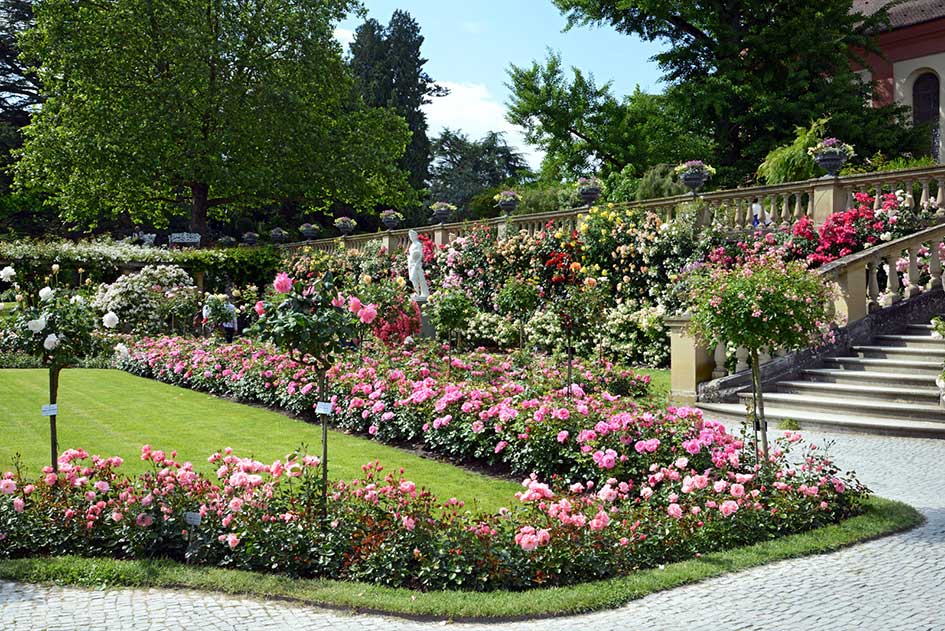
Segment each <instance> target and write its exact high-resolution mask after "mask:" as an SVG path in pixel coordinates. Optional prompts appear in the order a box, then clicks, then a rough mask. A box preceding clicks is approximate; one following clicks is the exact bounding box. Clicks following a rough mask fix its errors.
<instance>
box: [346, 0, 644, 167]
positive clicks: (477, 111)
mask: <svg viewBox="0 0 945 631" xmlns="http://www.w3.org/2000/svg"><path fill="white" fill-rule="evenodd" d="M364 5H365V7H366V8H367V10H368V13H369V15H370V17H373V18H375V19H377V20H378V21H379V22H381V23H382V24H387V22H388V21H389V20H390V16H391V14H392V13H393V12H394V10H395V9H398V8H400V9H404V10H406V11H408V12H409V13H410V14H411V15H412V16H413V17H414V19H416V20H417V22H418V23H419V24H420V30H421V33H422V34H423V36H424V37H425V38H426V41H425V42H424V45H423V49H422V52H423V55H424V56H425V57H426V58H427V59H429V61H428V63H427V65H426V70H427V72H428V73H429V74H430V75H431V76H432V77H433V78H434V79H435V80H436V82H437V83H440V84H441V85H445V86H446V87H448V88H450V90H451V92H452V93H451V95H450V96H448V97H446V98H442V99H437V100H436V101H435V102H434V103H433V104H431V105H430V106H428V108H427V116H428V120H429V122H430V135H431V136H433V135H435V134H437V133H439V131H440V129H442V127H444V126H449V127H450V128H453V129H456V128H458V129H462V130H463V131H465V132H466V133H468V134H470V135H471V136H473V137H480V136H482V135H483V134H484V133H485V132H487V131H490V130H495V131H503V132H505V133H506V138H507V140H508V141H509V143H510V144H513V145H516V146H518V147H519V149H520V150H522V151H523V153H525V154H526V156H527V157H528V158H529V161H530V162H532V163H533V164H534V165H536V166H537V162H538V161H539V160H540V155H539V154H537V153H535V152H533V151H532V150H531V149H530V148H528V147H525V146H524V145H523V141H522V138H521V135H520V134H519V133H518V131H516V128H515V127H513V126H512V125H510V124H509V123H508V122H506V121H505V109H506V108H505V103H506V101H507V100H508V89H507V88H506V87H505V85H504V84H505V81H506V69H507V68H508V67H509V64H512V63H514V64H516V65H519V66H525V65H530V64H531V62H532V61H533V60H544V58H545V57H546V54H547V50H548V49H551V50H554V51H557V52H560V53H561V55H562V59H563V61H564V63H565V64H566V65H567V66H577V67H579V68H581V69H582V70H584V71H585V72H590V73H593V74H594V77H595V79H596V80H597V82H598V84H602V83H605V82H607V81H612V82H613V91H614V93H615V94H618V95H624V94H627V93H629V92H631V91H632V90H633V88H634V86H636V85H640V87H641V88H643V89H644V90H647V91H650V92H656V91H660V90H661V85H660V83H659V75H660V73H659V69H658V68H657V66H656V64H655V63H653V62H651V61H649V58H650V57H651V56H652V55H653V54H654V53H656V52H658V51H659V50H660V45H659V44H652V43H647V42H643V41H641V40H639V39H637V38H635V37H632V36H627V35H621V34H619V33H617V32H616V31H614V30H613V29H611V28H609V27H602V28H593V27H581V28H578V27H575V28H573V29H571V30H570V31H567V32H565V31H563V29H564V27H565V24H566V21H565V18H564V16H562V15H561V14H560V13H559V12H558V10H557V9H556V8H555V6H554V5H553V4H552V2H551V0H503V1H500V0H467V1H463V0H364ZM360 22H361V20H359V19H349V20H346V21H344V22H342V23H341V24H339V26H338V30H336V36H337V37H338V38H339V39H340V40H342V41H345V40H347V39H349V38H350V37H351V34H352V32H353V30H354V29H355V28H357V26H358V24H360Z"/></svg>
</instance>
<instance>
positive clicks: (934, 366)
mask: <svg viewBox="0 0 945 631" xmlns="http://www.w3.org/2000/svg"><path fill="white" fill-rule="evenodd" d="M824 366H825V367H826V368H840V369H842V370H865V371H872V372H884V373H890V372H903V373H912V374H923V375H932V376H933V377H935V376H938V375H939V374H940V373H941V372H942V362H941V361H918V360H909V359H885V358H871V357H828V358H826V359H825V360H824Z"/></svg>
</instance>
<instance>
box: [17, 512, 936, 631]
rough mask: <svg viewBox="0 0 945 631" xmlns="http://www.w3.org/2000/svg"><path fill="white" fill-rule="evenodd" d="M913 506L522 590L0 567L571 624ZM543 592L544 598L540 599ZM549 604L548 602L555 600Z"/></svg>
mask: <svg viewBox="0 0 945 631" xmlns="http://www.w3.org/2000/svg"><path fill="white" fill-rule="evenodd" d="M925 521H926V520H925V517H924V516H923V515H922V514H921V513H919V512H918V511H917V510H916V509H915V508H913V507H912V506H909V505H907V504H904V503H902V502H898V501H894V500H889V499H886V498H881V497H872V498H870V499H869V500H867V504H866V511H865V512H864V513H862V514H860V515H857V516H855V517H851V518H849V519H847V520H844V521H842V522H840V523H838V524H831V525H829V526H824V527H821V528H818V529H815V530H811V531H808V532H803V533H797V534H793V535H788V536H786V537H781V538H778V539H773V540H770V541H765V542H761V543H757V544H753V545H750V546H744V547H741V548H735V549H731V550H725V551H720V552H713V553H711V554H706V555H704V556H702V557H701V558H696V559H689V560H686V561H679V562H676V563H672V564H669V565H667V566H665V567H663V568H653V569H648V570H641V571H639V572H635V573H633V574H631V575H628V576H622V577H617V578H611V579H606V580H601V581H593V582H588V583H581V584H577V585H571V586H567V587H554V588H548V589H545V590H542V589H540V588H536V589H533V590H528V591H523V592H455V591H454V592H416V591H412V590H408V589H403V588H389V587H383V586H377V585H368V584H363V583H352V582H345V581H336V580H328V579H306V580H300V579H292V578H288V577H285V576H279V575H271V574H261V573H256V572H248V571H241V570H230V569H222V568H209V567H201V566H189V565H184V564H181V563H176V562H173V561H167V560H141V561H122V560H115V559H105V558H81V557H73V556H65V557H33V558H22V559H4V560H0V580H8V581H19V582H25V583H40V584H56V585H71V586H78V587H86V588H92V589H95V588H97V589H102V588H162V589H176V590H185V589H186V590H198V591H205V592H216V593H223V594H227V595H233V596H251V597H256V598H262V599H269V600H279V601H285V602H291V603H295V604H300V605H306V606H315V607H321V608H325V609H331V610H337V611H344V612H351V613H367V614H378V615H387V616H397V617H401V618H407V619H412V620H420V621H441V620H449V621H454V622H492V623H495V622H513V621H521V620H534V619H541V618H551V617H560V616H570V615H577V614H583V613H589V612H592V611H600V610H604V609H612V608H616V607H619V606H622V605H624V604H626V603H628V602H630V601H632V600H636V599H638V598H642V597H643V596H646V595H648V594H651V593H654V592H658V591H664V590H667V589H672V588H675V587H680V586H682V585H687V584H692V583H697V582H701V581H703V580H706V579H708V578H713V577H716V576H720V575H723V574H729V573H733V572H737V571H740V570H744V569H748V568H751V567H757V566H760V565H767V564H770V563H773V562H776V561H782V560H787V559H792V558H798V557H803V556H811V555H814V554H825V553H830V552H834V551H837V550H840V549H843V548H846V547H849V546H852V545H856V544H860V543H865V542H867V541H871V540H874V539H879V538H882V537H886V536H890V535H894V534H898V533H901V532H905V531H907V530H911V529H912V528H915V527H917V526H919V525H921V524H923V523H924V522H925ZM536 594H540V595H542V596H546V597H543V598H535V597H534V596H535V595H536ZM549 596H550V597H551V598H548V597H549Z"/></svg>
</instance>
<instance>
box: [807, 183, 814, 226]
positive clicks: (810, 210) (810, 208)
mask: <svg viewBox="0 0 945 631" xmlns="http://www.w3.org/2000/svg"><path fill="white" fill-rule="evenodd" d="M807 216H808V217H810V218H812V219H813V217H814V189H811V190H810V191H809V192H808V193H807Z"/></svg>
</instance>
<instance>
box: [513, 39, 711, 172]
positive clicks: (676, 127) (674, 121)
mask: <svg viewBox="0 0 945 631" xmlns="http://www.w3.org/2000/svg"><path fill="white" fill-rule="evenodd" d="M508 87H509V89H510V90H511V98H510V101H509V111H508V120H509V122H511V123H513V124H515V125H519V126H521V127H523V128H524V130H525V138H526V140H527V141H528V142H529V143H531V144H534V145H537V146H539V147H541V149H542V150H544V152H545V159H544V161H543V163H542V177H543V179H546V180H550V181H558V180H561V179H573V178H575V177H579V176H581V175H585V174H586V173H587V172H588V171H600V172H602V174H603V175H605V176H606V175H609V174H611V173H620V172H624V173H627V172H628V171H629V172H631V173H634V174H636V175H637V176H639V175H640V174H642V173H644V172H645V171H646V170H647V169H648V168H650V167H651V166H653V165H655V164H660V163H663V162H669V161H674V160H684V159H686V158H688V157H689V156H692V155H704V154H702V153H700V152H702V151H705V150H707V148H708V146H709V144H710V141H709V138H708V137H707V135H706V134H705V133H704V131H702V130H701V129H698V128H694V127H692V126H691V124H690V123H691V119H690V117H689V116H687V115H685V113H683V112H680V111H678V110H677V108H676V107H675V104H674V103H673V102H672V101H670V100H669V99H668V98H666V97H665V96H664V95H658V94H647V93H645V92H643V91H642V90H640V89H639V87H638V88H637V89H636V90H634V92H633V93H632V94H630V95H629V96H627V97H625V98H623V99H618V98H617V97H615V96H614V95H613V94H612V93H611V86H610V83H606V84H604V85H602V86H598V85H597V84H596V83H595V81H594V77H593V76H589V75H586V74H585V73H584V72H582V71H581V70H580V69H578V68H572V69H571V77H570V78H569V77H568V76H567V74H566V72H565V69H564V66H563V64H562V60H561V56H560V55H558V54H555V53H549V55H548V58H547V59H546V61H545V63H544V64H539V63H537V62H535V63H533V64H532V65H531V66H530V67H517V66H514V65H513V66H512V67H511V68H510V69H509V83H508Z"/></svg>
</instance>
